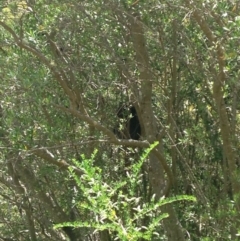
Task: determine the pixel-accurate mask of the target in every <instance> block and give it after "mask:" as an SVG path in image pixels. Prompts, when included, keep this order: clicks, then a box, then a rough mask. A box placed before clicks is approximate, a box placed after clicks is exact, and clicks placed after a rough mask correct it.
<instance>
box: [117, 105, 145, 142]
mask: <svg viewBox="0 0 240 241" xmlns="http://www.w3.org/2000/svg"><path fill="white" fill-rule="evenodd" d="M117 116H118V118H119V119H121V124H120V125H119V126H118V128H115V129H114V133H115V134H116V135H117V136H118V137H119V138H121V139H133V140H139V139H140V136H141V126H140V122H139V118H138V115H137V111H136V108H135V107H134V106H133V105H127V104H124V105H121V106H120V108H119V109H118V111H117Z"/></svg>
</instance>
